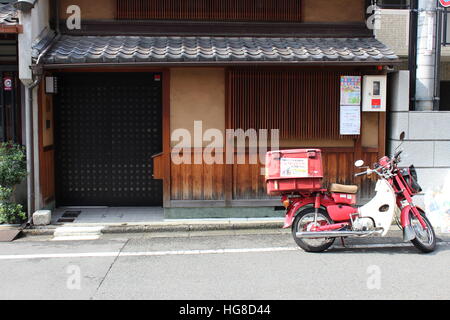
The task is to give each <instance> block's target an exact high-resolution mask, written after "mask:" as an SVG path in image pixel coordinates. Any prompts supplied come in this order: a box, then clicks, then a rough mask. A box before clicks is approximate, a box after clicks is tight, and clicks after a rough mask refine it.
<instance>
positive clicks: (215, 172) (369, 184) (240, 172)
mask: <svg viewBox="0 0 450 320" xmlns="http://www.w3.org/2000/svg"><path fill="white" fill-rule="evenodd" d="M322 151H323V159H322V160H323V168H324V181H323V185H324V187H328V186H329V185H330V184H331V183H334V182H336V183H341V184H353V183H356V184H358V185H359V186H360V192H359V197H362V198H366V197H368V196H369V195H370V194H371V192H373V187H374V183H375V182H376V177H374V176H373V177H369V178H366V177H361V178H354V176H353V175H354V174H355V173H356V172H359V171H360V170H359V169H357V168H355V167H354V161H355V153H354V151H353V150H351V148H322ZM377 158H378V155H377V152H363V160H364V161H365V162H366V164H367V165H371V164H373V163H374V162H376V161H377ZM191 159H192V161H191V162H192V163H193V159H194V157H193V153H192V154H191ZM234 162H235V164H233V165H232V185H231V188H232V200H254V199H261V200H264V199H271V197H269V196H268V195H267V193H266V185H265V179H264V176H263V175H262V174H261V168H264V166H263V165H262V164H261V163H258V164H249V161H248V155H246V161H245V162H246V164H237V155H235V161H234ZM171 171H172V176H171V200H225V199H224V197H225V194H226V191H227V190H226V189H227V188H226V186H225V177H226V174H225V172H226V171H225V165H222V164H213V165H207V164H181V165H175V164H173V163H172V167H171ZM272 198H273V197H272ZM275 198H276V199H278V198H279V197H275Z"/></svg>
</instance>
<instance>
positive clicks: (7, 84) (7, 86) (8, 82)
mask: <svg viewBox="0 0 450 320" xmlns="http://www.w3.org/2000/svg"><path fill="white" fill-rule="evenodd" d="M3 89H4V90H5V91H11V90H12V79H11V78H9V77H5V78H3Z"/></svg>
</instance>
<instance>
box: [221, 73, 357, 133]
mask: <svg viewBox="0 0 450 320" xmlns="http://www.w3.org/2000/svg"><path fill="white" fill-rule="evenodd" d="M351 74H353V73H351ZM341 75H342V72H332V71H322V72H313V71H309V72H307V71H298V70H279V71H278V70H277V71H271V70H265V71H261V70H257V69H232V70H230V72H229V78H228V79H229V80H228V87H229V88H228V90H229V92H230V97H229V102H228V103H229V112H230V121H231V126H232V127H233V128H242V129H244V130H247V129H250V128H254V129H257V130H258V129H280V138H281V139H289V138H295V139H355V138H356V137H355V136H341V135H339V105H340V76H341ZM349 75H350V73H349Z"/></svg>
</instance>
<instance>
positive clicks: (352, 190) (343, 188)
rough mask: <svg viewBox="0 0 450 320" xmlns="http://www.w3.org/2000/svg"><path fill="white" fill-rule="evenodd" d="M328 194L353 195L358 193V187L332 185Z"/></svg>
mask: <svg viewBox="0 0 450 320" xmlns="http://www.w3.org/2000/svg"><path fill="white" fill-rule="evenodd" d="M330 192H336V193H350V194H355V193H358V186H355V185H344V184H338V183H332V184H331V186H330Z"/></svg>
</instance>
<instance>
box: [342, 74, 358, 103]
mask: <svg viewBox="0 0 450 320" xmlns="http://www.w3.org/2000/svg"><path fill="white" fill-rule="evenodd" d="M341 105H346V106H359V105H361V77H360V76H341Z"/></svg>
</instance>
